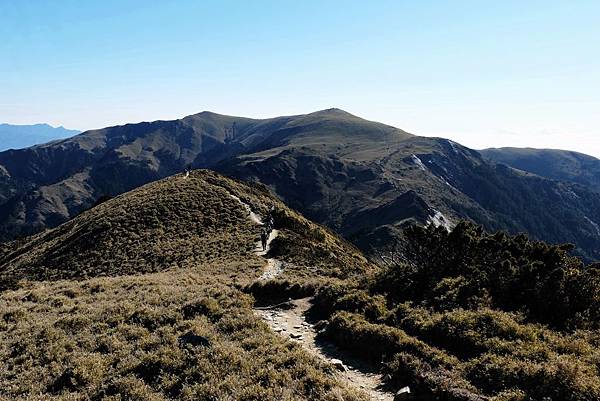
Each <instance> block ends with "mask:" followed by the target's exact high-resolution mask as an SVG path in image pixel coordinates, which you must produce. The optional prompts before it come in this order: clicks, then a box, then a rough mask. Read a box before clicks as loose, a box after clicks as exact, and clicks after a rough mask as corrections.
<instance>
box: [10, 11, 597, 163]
mask: <svg viewBox="0 0 600 401" xmlns="http://www.w3.org/2000/svg"><path fill="white" fill-rule="evenodd" d="M330 107H339V108H342V109H344V110H346V111H349V112H351V113H353V114H356V115H359V116H361V117H365V118H368V119H372V120H377V121H381V122H384V123H388V124H391V125H394V126H397V127H399V128H402V129H404V130H406V131H409V132H412V133H414V134H419V135H435V136H442V137H447V138H451V139H454V140H456V141H457V142H460V143H463V144H464V145H467V146H470V147H474V148H482V147H491V146H509V145H512V146H534V147H552V148H564V149H573V150H579V151H582V152H585V153H589V154H592V155H594V156H597V157H600V1H598V0H590V1H586V0H581V1H578V0H570V1H568V0H565V1H553V0H544V1H536V0H519V1H513V0H503V1H475V0H473V1H458V0H457V1H426V0H424V1H412V0H411V1H401V0H395V1H383V0H382V1H376V0H373V1H364V0H360V1H353V0H346V1H334V0H319V1H310V0H300V1H298V0H294V1H292V0H273V1H263V0H254V1H250V0H239V1H233V0H231V1H227V0H223V1H201V0H195V1H183V0H181V1H170V0H161V1H152V0H144V1H131V0H98V1H92V0H90V1H80V0H76V1H75V0H73V1H69V0H59V1H44V0H38V1H29V0H0V122H8V123H13V124H26V123H34V122H47V123H50V124H53V125H64V126H66V127H69V128H77V129H82V130H84V129H91V128H99V127H104V126H108V125H115V124H121V123H126V122H138V121H149V120H156V119H174V118H180V117H183V116H185V115H189V114H193V113H197V112H200V111H202V110H210V111H214V112H217V113H222V114H231V115H242V116H249V117H272V116H277V115H288V114H300V113H306V112H311V111H315V110H319V109H324V108H330Z"/></svg>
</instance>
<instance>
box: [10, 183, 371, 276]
mask: <svg viewBox="0 0 600 401" xmlns="http://www.w3.org/2000/svg"><path fill="white" fill-rule="evenodd" d="M229 194H235V195H236V196H238V197H239V198H241V199H242V200H243V201H244V202H246V203H248V204H250V205H252V207H253V209H254V210H255V211H256V212H257V213H261V214H263V215H266V213H267V211H268V209H269V208H270V207H271V206H274V207H275V210H276V213H277V216H276V217H277V224H278V228H280V229H281V237H282V240H280V241H278V244H277V247H276V248H277V257H279V258H280V259H282V260H287V261H290V262H294V263H295V264H299V265H310V266H319V267H320V271H321V273H323V274H324V275H329V276H337V277H347V276H348V275H351V274H355V273H358V272H362V271H364V270H366V269H370V265H369V263H368V262H367V261H366V259H365V258H364V257H363V256H362V254H361V253H360V252H359V251H357V250H356V249H355V248H354V247H352V246H351V245H350V244H348V243H346V242H345V241H343V240H341V239H339V238H338V237H337V236H335V235H333V234H332V233H331V232H329V231H328V230H327V229H325V228H323V227H321V226H319V225H316V224H314V223H311V222H309V221H308V220H306V219H304V218H303V217H302V216H300V215H299V214H297V213H295V212H294V211H293V210H291V209H289V208H287V207H286V206H285V205H284V204H283V203H281V202H280V201H279V200H277V199H276V198H274V197H273V196H271V195H270V194H268V193H267V192H265V191H264V190H261V189H259V188H254V187H249V186H247V185H243V184H241V183H239V182H237V181H234V180H230V179H227V178H225V177H223V176H220V175H218V174H215V173H212V172H209V171H195V172H193V173H192V174H191V175H190V177H188V178H183V176H181V175H177V176H173V177H170V178H167V179H164V180H161V181H158V182H155V183H151V184H148V185H145V186H143V187H141V188H138V189H136V190H134V191H131V192H128V193H125V194H123V195H121V196H118V197H116V198H114V199H111V200H108V201H106V202H103V203H101V204H100V205H98V206H96V207H94V208H92V209H90V210H88V211H86V212H84V213H82V214H81V215H79V216H78V217H76V218H74V219H73V220H71V221H69V222H67V223H65V224H63V225H61V226H59V227H57V228H54V229H51V230H47V231H45V232H43V233H41V234H37V235H35V236H33V237H30V238H28V239H25V240H21V241H18V242H14V243H13V244H9V246H4V248H3V249H2V254H1V255H0V287H6V288H10V287H11V286H12V287H14V285H15V282H16V281H18V280H20V279H26V280H56V279H71V278H75V279H84V278H88V277H97V276H117V275H125V274H136V273H151V272H158V271H164V270H167V269H177V268H193V267H196V266H199V265H202V264H205V263H211V262H216V261H222V262H230V261H237V262H240V261H243V262H244V263H247V264H248V266H249V268H251V269H254V272H255V273H257V272H258V268H259V267H260V266H262V263H263V262H262V258H260V257H258V256H256V255H254V253H253V252H252V251H253V249H254V247H255V244H256V242H257V241H258V240H259V233H260V226H257V225H256V224H254V223H252V222H251V221H250V220H249V219H248V216H247V214H246V211H245V209H244V208H243V207H242V206H241V205H240V204H239V202H238V201H237V200H235V199H233V198H231V197H230V196H229Z"/></svg>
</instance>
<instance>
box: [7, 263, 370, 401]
mask: <svg viewBox="0 0 600 401" xmlns="http://www.w3.org/2000/svg"><path fill="white" fill-rule="evenodd" d="M238 267H239V266H237V265H235V264H233V265H219V266H214V267H213V268H209V267H204V268H203V269H201V270H196V271H183V270H178V271H173V272H163V273H151V274H145V275H137V276H120V277H107V278H94V279H89V280H82V281H57V282H54V283H49V282H46V283H41V284H38V283H35V284H34V283H30V285H28V286H26V287H23V288H20V289H18V290H16V291H9V292H5V293H4V294H3V295H2V296H1V297H0V311H1V312H0V360H1V361H2V362H1V363H0V399H5V400H38V399H39V400H42V399H43V400H90V399H91V400H100V399H103V400H139V401H147V400H169V399H180V400H215V401H216V400H245V401H251V400H252V401H262V400H272V401H275V400H277V401H279V400H290V401H291V400H331V401H334V400H339V399H344V400H352V401H366V398H365V396H364V395H361V394H359V393H358V392H356V391H353V390H351V389H348V388H346V387H345V386H343V385H341V384H340V383H339V381H338V380H337V378H336V376H335V374H334V369H333V368H332V367H331V366H329V365H326V364H325V363H323V362H321V361H320V360H318V359H316V358H314V357H311V356H309V355H308V354H307V353H305V352H304V351H303V350H302V349H301V347H300V346H299V345H297V344H295V343H291V342H289V341H286V340H284V339H283V338H282V337H281V336H279V335H277V334H275V333H273V332H271V331H270V330H269V328H268V326H267V325H266V324H265V323H264V322H262V320H261V319H260V318H258V317H256V316H255V315H254V314H253V313H252V309H251V307H252V304H253V299H252V297H250V296H248V295H245V294H244V293H242V292H240V291H239V290H235V289H233V288H232V287H231V285H229V284H227V282H228V281H229V276H228V275H227V274H223V272H224V271H225V272H232V271H235V270H236V269H237V268H238Z"/></svg>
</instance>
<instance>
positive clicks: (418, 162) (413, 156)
mask: <svg viewBox="0 0 600 401" xmlns="http://www.w3.org/2000/svg"><path fill="white" fill-rule="evenodd" d="M411 157H412V160H413V161H414V162H415V164H416V165H417V166H419V168H420V169H421V170H423V171H427V167H425V165H424V164H423V162H422V161H421V159H419V157H418V156H417V155H411Z"/></svg>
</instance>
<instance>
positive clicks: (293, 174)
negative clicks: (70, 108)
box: [0, 109, 600, 260]
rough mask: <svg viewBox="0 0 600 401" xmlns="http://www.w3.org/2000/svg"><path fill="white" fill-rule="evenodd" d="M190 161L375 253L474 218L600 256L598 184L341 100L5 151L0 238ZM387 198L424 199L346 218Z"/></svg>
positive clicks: (129, 127)
mask: <svg viewBox="0 0 600 401" xmlns="http://www.w3.org/2000/svg"><path fill="white" fill-rule="evenodd" d="M189 165H192V166H193V167H194V168H209V169H214V170H216V171H218V172H221V173H225V174H227V175H230V176H234V177H237V178H241V179H243V180H245V181H249V182H258V183H261V184H263V185H266V186H267V187H268V188H269V189H270V190H271V191H273V193H275V194H276V195H278V196H279V197H280V198H281V199H283V200H284V201H285V202H286V203H288V204H289V205H290V206H292V207H293V208H295V209H297V210H299V211H300V212H302V213H303V214H305V215H306V216H307V217H309V218H311V219H313V220H315V221H317V222H319V223H322V224H325V225H327V226H329V227H331V228H332V229H334V230H336V231H338V232H340V233H341V234H342V235H344V236H345V237H346V238H349V239H351V240H352V241H353V242H354V243H356V244H359V245H360V246H361V247H362V248H363V249H365V250H367V251H368V252H375V251H376V249H377V248H378V247H381V246H386V245H390V244H389V243H390V241H391V242H393V241H395V238H400V237H401V231H402V229H403V227H404V226H405V225H406V224H409V223H411V222H416V223H420V224H428V223H429V222H434V223H436V224H441V222H444V224H446V225H447V226H448V227H452V226H453V225H455V224H456V223H458V222H459V221H460V220H463V219H466V220H472V221H475V222H477V223H479V224H482V225H483V226H484V227H485V228H486V229H488V230H491V231H495V230H499V229H504V230H508V231H509V232H512V233H517V232H528V233H529V234H530V235H531V236H532V237H534V238H537V239H542V240H546V241H549V242H553V243H560V242H573V243H575V244H577V252H578V253H579V254H580V255H582V256H584V257H586V259H588V260H592V259H600V254H599V252H600V251H598V250H599V249H600V238H599V236H598V235H597V233H596V231H597V230H596V228H595V227H596V225H600V215H598V213H596V212H594V211H597V210H600V206H599V205H600V195H598V194H596V193H595V192H594V191H592V190H590V189H588V188H586V187H581V186H577V185H576V184H573V183H571V182H568V181H556V180H548V179H546V178H543V177H535V176H533V175H531V174H530V175H527V174H525V173H523V172H521V171H520V170H516V169H514V168H510V167H503V166H502V165H501V164H496V163H491V162H488V161H487V160H486V159H485V158H484V157H483V156H481V153H479V152H477V151H475V150H472V149H469V148H466V147H464V146H462V145H460V144H458V143H456V142H453V141H451V140H448V139H444V138H429V137H419V136H415V135H412V134H409V133H407V132H405V131H402V130H400V129H398V128H395V127H391V126H389V125H386V124H381V123H378V122H373V121H368V120H365V119H362V118H360V117H357V116H354V115H352V114H350V113H347V112H344V111H343V110H339V109H326V110H321V111H317V112H314V113H309V114H301V115H295V116H284V117H274V118H269V119H251V118H243V117H233V116H227V115H222V114H217V113H212V112H208V111H204V112H200V113H197V114H193V115H190V116H187V117H184V118H183V119H180V120H169V121H162V120H159V121H154V122H143V123H138V124H126V125H120V126H114V127H107V128H103V129H99V130H92V131H86V132H84V133H82V134H79V135H77V136H75V137H72V138H69V139H65V140H62V141H59V142H57V143H52V144H46V145H41V146H38V147H32V148H27V149H22V150H18V151H8V152H0V215H1V216H3V217H4V218H3V220H2V221H3V223H2V224H0V237H1V238H3V239H11V238H15V237H16V236H19V235H24V234H25V235H26V234H32V233H35V232H37V231H39V230H41V229H43V228H45V227H53V226H56V225H57V224H60V223H62V222H64V221H66V220H68V219H69V218H71V217H72V216H74V215H76V214H78V213H79V212H80V211H81V210H84V209H86V208H89V207H90V206H92V205H93V204H94V203H95V201H96V200H97V199H98V198H101V197H104V196H114V195H118V194H120V193H123V192H126V191H129V190H131V189H134V188H136V187H139V186H141V185H143V184H146V183H148V182H151V181H156V180H159V179H162V178H164V177H167V176H170V175H173V174H175V173H177V172H180V171H182V170H183V169H184V168H185V167H186V166H189ZM411 191H412V193H414V196H413V197H412V198H411V197H407V196H406V195H405V194H407V193H410V192H411ZM417 198H418V199H417ZM409 199H412V200H410V201H409ZM500 200H501V201H500ZM394 202H396V203H394ZM403 202H408V203H406V204H405V203H403ZM388 204H392V205H393V204H395V205H397V207H401V208H405V207H406V208H409V209H410V208H411V207H413V208H414V207H416V209H411V210H414V212H412V213H411V214H410V216H404V217H403V216H401V214H398V213H392V214H387V216H389V218H390V220H389V221H386V222H385V223H386V224H379V225H373V224H371V223H369V219H368V218H366V219H362V221H363V223H361V225H360V226H361V227H362V228H361V230H358V231H357V230H355V228H356V227H350V226H349V225H348V224H345V222H347V221H353V219H354V217H355V216H361V215H362V216H368V215H369V213H370V212H371V211H375V210H377V209H378V208H381V207H384V205H388ZM419 205H420V206H419ZM379 210H383V209H379ZM382 215H386V214H385V213H384V214H382ZM365 224H366V225H365ZM357 227H358V226H357ZM383 238H385V240H383Z"/></svg>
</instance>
